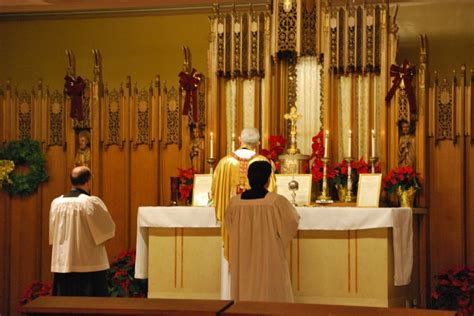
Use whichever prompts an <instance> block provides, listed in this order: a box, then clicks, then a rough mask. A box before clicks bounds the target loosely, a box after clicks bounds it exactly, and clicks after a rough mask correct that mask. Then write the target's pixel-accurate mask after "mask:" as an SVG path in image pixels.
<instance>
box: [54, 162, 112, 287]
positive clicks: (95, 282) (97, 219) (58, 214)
mask: <svg viewBox="0 0 474 316" xmlns="http://www.w3.org/2000/svg"><path fill="white" fill-rule="evenodd" d="M71 184H72V189H71V191H70V192H68V193H66V194H64V195H61V196H60V197H58V198H56V199H54V200H53V202H52V203H51V209H50V213H49V244H50V245H52V246H53V251H52V258H51V272H53V274H54V281H53V295H57V296H108V295H109V294H108V289H107V280H106V271H107V269H108V268H109V260H108V258H107V252H106V249H105V242H106V241H107V240H109V239H111V238H112V237H114V235H115V223H114V221H113V220H112V216H111V215H110V213H109V212H108V210H107V207H106V206H105V204H104V202H102V200H101V199H100V198H98V197H96V196H90V189H91V171H90V170H89V168H87V167H85V166H79V167H76V168H74V169H73V170H72V172H71Z"/></svg>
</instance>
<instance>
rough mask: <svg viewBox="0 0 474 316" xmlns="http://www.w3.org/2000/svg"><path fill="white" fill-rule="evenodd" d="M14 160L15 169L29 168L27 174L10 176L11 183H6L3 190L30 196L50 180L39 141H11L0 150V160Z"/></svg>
mask: <svg viewBox="0 0 474 316" xmlns="http://www.w3.org/2000/svg"><path fill="white" fill-rule="evenodd" d="M3 159H4V160H12V161H13V162H14V163H15V169H17V168H18V167H22V166H23V167H27V171H26V172H25V173H15V172H14V171H13V172H12V173H11V174H10V178H11V183H5V184H4V185H3V190H5V191H6V192H8V193H10V194H12V195H19V196H27V195H30V194H32V193H34V192H36V190H37V189H38V187H39V185H40V184H41V183H42V182H44V181H46V180H48V175H47V174H46V170H45V159H44V154H43V152H42V151H41V148H40V144H39V142H38V141H35V140H31V139H23V140H17V141H11V142H9V143H7V144H6V145H5V146H3V147H2V148H0V160H3Z"/></svg>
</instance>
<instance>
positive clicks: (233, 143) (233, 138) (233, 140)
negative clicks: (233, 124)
mask: <svg viewBox="0 0 474 316" xmlns="http://www.w3.org/2000/svg"><path fill="white" fill-rule="evenodd" d="M234 151H235V133H232V152H234Z"/></svg>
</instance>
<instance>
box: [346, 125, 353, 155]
mask: <svg viewBox="0 0 474 316" xmlns="http://www.w3.org/2000/svg"><path fill="white" fill-rule="evenodd" d="M347 141H348V143H347V155H348V156H347V157H352V130H350V129H349V138H348V139H347Z"/></svg>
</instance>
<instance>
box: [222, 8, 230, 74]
mask: <svg viewBox="0 0 474 316" xmlns="http://www.w3.org/2000/svg"><path fill="white" fill-rule="evenodd" d="M231 42H232V17H231V16H230V14H227V15H226V17H225V46H224V47H225V50H224V61H225V68H224V75H225V76H226V77H230V75H231V73H232V72H231V68H232V63H231V61H232V43H231Z"/></svg>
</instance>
